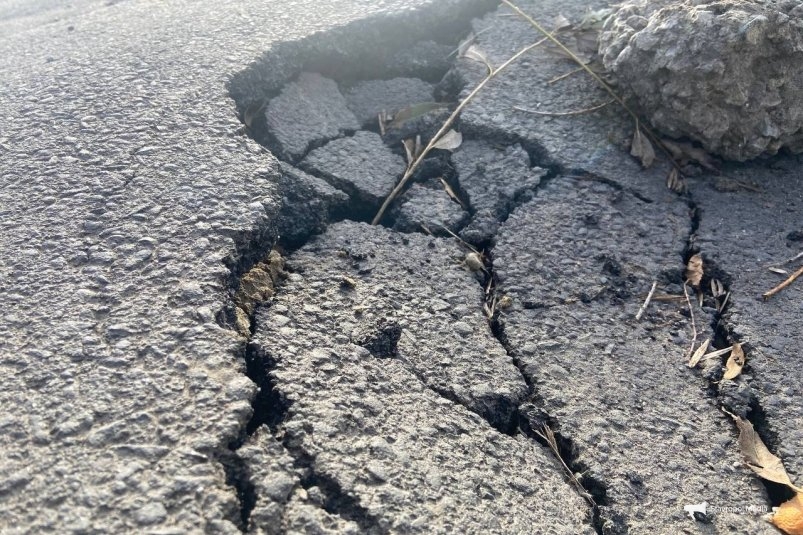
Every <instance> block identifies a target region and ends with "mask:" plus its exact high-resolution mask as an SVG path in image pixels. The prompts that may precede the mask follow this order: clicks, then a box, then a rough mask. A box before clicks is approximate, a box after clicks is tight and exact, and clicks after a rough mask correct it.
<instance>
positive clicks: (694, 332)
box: [683, 282, 697, 357]
mask: <svg viewBox="0 0 803 535" xmlns="http://www.w3.org/2000/svg"><path fill="white" fill-rule="evenodd" d="M683 295H684V296H685V297H686V304H687V305H688V306H689V315H690V316H691V330H692V338H691V346H690V347H689V351H688V352H687V354H686V356H687V357H688V356H689V355H691V354H692V353H693V352H694V345H695V344H696V343H697V322H696V321H695V320H694V308H693V307H692V306H691V299H689V289H688V285H687V284H686V283H685V282H684V283H683Z"/></svg>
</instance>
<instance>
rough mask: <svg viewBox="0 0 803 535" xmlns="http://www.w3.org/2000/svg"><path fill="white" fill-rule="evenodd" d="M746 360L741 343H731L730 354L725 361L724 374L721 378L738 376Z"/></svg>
mask: <svg viewBox="0 0 803 535" xmlns="http://www.w3.org/2000/svg"><path fill="white" fill-rule="evenodd" d="M746 360H747V359H746V358H745V356H744V350H743V349H742V344H733V349H731V354H730V356H729V357H728V361H727V362H726V363H725V375H723V376H722V378H723V379H736V378H737V377H739V374H741V373H742V368H743V367H744V363H745V361H746Z"/></svg>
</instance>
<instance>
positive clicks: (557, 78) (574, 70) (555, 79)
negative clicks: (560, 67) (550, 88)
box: [547, 67, 583, 85]
mask: <svg viewBox="0 0 803 535" xmlns="http://www.w3.org/2000/svg"><path fill="white" fill-rule="evenodd" d="M578 72H583V68H582V67H577V68H576V69H572V70H570V71H569V72H567V73H565V74H561V75H560V76H556V77H554V78H552V79H551V80H548V81H547V85H551V84H554V83H555V82H560V81H561V80H563V79H564V78H568V77H569V76H571V75H573V74H577V73H578Z"/></svg>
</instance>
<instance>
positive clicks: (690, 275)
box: [686, 253, 703, 288]
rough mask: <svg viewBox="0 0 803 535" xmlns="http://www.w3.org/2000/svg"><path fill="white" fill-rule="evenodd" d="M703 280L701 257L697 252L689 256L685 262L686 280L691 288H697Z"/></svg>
mask: <svg viewBox="0 0 803 535" xmlns="http://www.w3.org/2000/svg"><path fill="white" fill-rule="evenodd" d="M702 280H703V257H702V256H701V255H700V254H699V253H698V254H696V255H693V256H692V257H691V258H689V262H688V263H687V264H686V282H688V283H689V284H690V285H691V286H692V287H693V288H699V287H700V282H701V281H702Z"/></svg>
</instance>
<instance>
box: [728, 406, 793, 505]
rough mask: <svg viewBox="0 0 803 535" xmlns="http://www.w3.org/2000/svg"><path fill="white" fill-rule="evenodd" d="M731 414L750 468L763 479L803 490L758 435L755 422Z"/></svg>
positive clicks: (740, 449)
mask: <svg viewBox="0 0 803 535" xmlns="http://www.w3.org/2000/svg"><path fill="white" fill-rule="evenodd" d="M728 414H730V413H728ZM730 416H731V418H733V419H734V421H735V422H736V426H737V427H738V428H739V451H740V452H741V454H742V457H744V461H745V463H746V464H747V466H748V468H750V469H751V470H752V471H753V472H755V473H756V474H757V475H758V477H760V478H762V479H766V480H767V481H774V482H775V483H780V484H781V485H786V486H787V487H789V488H790V489H792V490H794V491H795V492H803V490H801V489H799V488H797V487H795V486H794V485H793V484H792V480H790V479H789V474H787V473H786V469H785V468H784V467H783V463H782V462H781V460H780V459H779V458H778V457H776V456H775V455H773V454H772V453H771V452H770V450H768V449H767V446H765V445H764V443H763V442H762V441H761V437H759V436H758V433H756V430H755V429H754V428H753V424H751V423H750V422H748V421H747V420H742V419H741V418H739V417H738V416H736V415H735V414H730Z"/></svg>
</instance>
